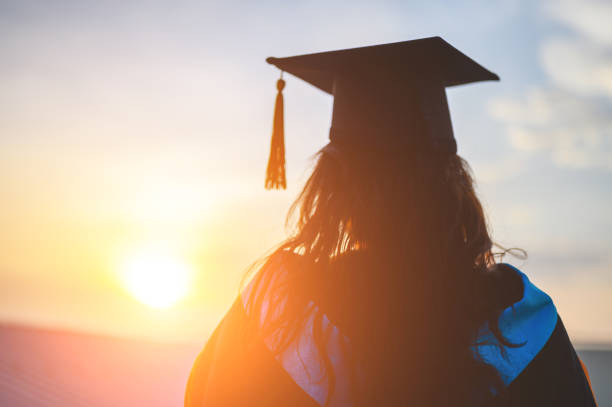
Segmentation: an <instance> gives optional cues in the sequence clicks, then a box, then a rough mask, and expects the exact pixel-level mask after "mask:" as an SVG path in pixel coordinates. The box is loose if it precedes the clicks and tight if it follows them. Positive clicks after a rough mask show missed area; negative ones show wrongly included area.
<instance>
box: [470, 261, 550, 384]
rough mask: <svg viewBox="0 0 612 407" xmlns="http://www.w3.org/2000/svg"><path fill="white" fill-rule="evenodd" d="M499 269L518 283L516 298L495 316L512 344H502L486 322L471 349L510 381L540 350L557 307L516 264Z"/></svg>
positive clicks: (505, 265) (503, 333) (548, 335)
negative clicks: (520, 284) (518, 288)
mask: <svg viewBox="0 0 612 407" xmlns="http://www.w3.org/2000/svg"><path fill="white" fill-rule="evenodd" d="M503 266H504V268H503V273H504V274H506V275H510V273H512V274H514V279H520V282H521V283H522V295H521V296H519V298H520V299H519V300H518V301H516V302H514V303H513V304H512V305H510V306H508V307H507V308H506V309H504V310H503V311H502V313H501V315H500V316H499V319H498V326H499V330H500V333H501V334H502V336H503V337H504V339H506V340H507V341H508V342H510V343H512V344H515V345H516V347H507V346H503V345H502V344H501V343H500V341H499V339H498V338H497V337H496V336H495V335H494V334H493V332H492V330H491V328H490V326H489V324H488V323H485V324H484V325H483V326H482V327H481V328H480V330H479V332H478V338H477V342H476V345H475V353H476V354H477V355H478V356H479V357H480V358H481V359H482V360H483V361H484V362H486V363H488V364H490V365H493V366H494V367H495V368H496V369H497V371H498V372H499V374H500V376H501V378H502V380H503V382H504V383H505V384H506V385H508V384H510V383H511V382H512V381H513V380H514V379H515V378H516V377H517V376H518V375H519V374H520V373H521V372H522V371H523V370H524V369H525V368H526V367H527V365H528V364H529V363H530V362H531V361H532V360H533V358H534V357H535V356H536V355H537V354H538V353H539V352H540V351H541V350H542V348H543V347H544V346H545V345H546V343H547V341H548V340H549V338H550V337H551V335H552V333H553V331H554V329H555V327H556V325H557V318H558V316H557V309H556V307H555V305H554V303H553V301H552V299H551V298H550V296H549V295H548V294H546V293H545V292H544V291H542V290H541V289H539V288H538V287H536V286H535V285H534V284H533V283H532V282H531V281H530V280H529V278H528V277H527V276H526V275H525V274H524V273H523V272H521V271H520V270H518V269H517V268H516V267H513V266H511V265H509V264H504V265H503Z"/></svg>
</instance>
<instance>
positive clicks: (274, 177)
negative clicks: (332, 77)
mask: <svg viewBox="0 0 612 407" xmlns="http://www.w3.org/2000/svg"><path fill="white" fill-rule="evenodd" d="M284 87H285V81H284V80H283V73H282V71H281V77H280V79H279V80H278V81H277V82H276V89H278V93H277V94H276V103H275V104H274V122H273V124H272V141H271V142H270V159H269V160H268V169H267V171H266V189H272V188H274V189H280V188H282V189H285V188H287V180H286V179H285V123H284V117H283V116H284V113H283V109H284V106H283V105H284V101H283V88H284Z"/></svg>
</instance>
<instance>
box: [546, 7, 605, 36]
mask: <svg viewBox="0 0 612 407" xmlns="http://www.w3.org/2000/svg"><path fill="white" fill-rule="evenodd" d="M543 4H544V7H543V11H544V14H545V15H546V16H547V17H548V18H550V19H552V20H555V21H557V22H559V23H561V24H563V25H565V26H566V27H569V28H571V29H573V30H574V31H576V32H577V33H579V34H581V35H583V36H585V37H587V38H588V39H589V40H591V41H594V42H597V43H600V44H602V45H606V44H607V45H612V24H610V21H611V18H612V3H611V2H610V1H608V0H554V1H552V0H548V1H546V2H544V3H543Z"/></svg>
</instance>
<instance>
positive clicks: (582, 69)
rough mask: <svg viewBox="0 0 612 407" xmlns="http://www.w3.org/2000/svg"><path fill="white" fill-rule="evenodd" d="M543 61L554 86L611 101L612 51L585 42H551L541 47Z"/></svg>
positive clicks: (582, 40) (560, 40)
mask: <svg viewBox="0 0 612 407" xmlns="http://www.w3.org/2000/svg"><path fill="white" fill-rule="evenodd" d="M610 21H612V16H610ZM610 25H611V26H612V24H610ZM540 61H541V64H542V68H543V69H544V71H545V72H546V74H547V75H548V76H549V77H550V79H551V80H552V82H553V83H554V84H555V85H557V86H559V87H561V88H563V89H568V90H571V91H575V92H578V93H581V94H601V95H604V96H608V97H610V98H612V47H606V46H601V45H599V44H596V43H594V42H592V41H589V40H587V39H585V38H572V37H563V38H561V37H558V38H551V39H547V40H545V41H544V42H543V43H542V44H541V46H540Z"/></svg>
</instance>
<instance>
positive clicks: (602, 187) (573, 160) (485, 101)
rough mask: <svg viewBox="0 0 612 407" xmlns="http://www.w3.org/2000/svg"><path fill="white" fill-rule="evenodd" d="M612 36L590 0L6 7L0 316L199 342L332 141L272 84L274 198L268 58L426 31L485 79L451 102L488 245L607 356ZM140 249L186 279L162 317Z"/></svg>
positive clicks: (288, 93)
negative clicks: (485, 72) (278, 113)
mask: <svg viewBox="0 0 612 407" xmlns="http://www.w3.org/2000/svg"><path fill="white" fill-rule="evenodd" d="M609 21H612V3H610V2H604V1H598V0H580V1H578V0H571V1H570V0H557V1H526V0H525V1H521V0H510V1H492V0H483V1H476V0H473V1H464V2H442V1H427V2H423V1H419V2H416V1H396V2H385V1H379V2H371V1H355V0H353V1H344V2H329V1H326V2H323V1H308V2H300V3H299V4H298V3H296V2H280V1H278V2H265V1H261V2H246V1H244V2H232V1H225V2H206V1H177V2H165V1H91V0H84V1H76V0H74V1H72V0H66V1H28V0H23V1H16V0H15V1H7V0H0V55H2V58H0V89H1V90H2V91H1V92H0V197H1V200H0V247H1V248H2V249H0V279H1V281H2V284H0V320H2V321H9V322H15V323H23V324H35V325H43V326H53V327H61V328H67V329H73V330H84V331H90V332H100V333H105V334H111V335H118V336H136V337H146V338H152V339H155V340H162V341H175V342H176V341H178V342H193V341H200V342H203V341H205V339H206V338H207V336H208V335H209V334H210V332H211V330H212V329H213V328H214V326H215V325H216V323H217V322H218V321H219V320H220V318H221V317H222V316H223V314H224V312H225V311H226V310H227V309H228V308H229V306H230V305H231V303H232V302H233V301H234V299H235V297H236V294H237V293H238V290H239V283H240V280H241V277H242V276H243V275H244V273H245V272H246V270H247V269H248V267H249V266H250V265H251V264H252V263H253V262H254V261H255V260H257V259H259V258H261V257H262V256H263V255H265V254H266V253H268V252H269V250H270V249H272V248H273V247H274V246H275V245H276V244H278V243H279V242H280V241H281V240H282V239H283V238H284V237H286V236H287V233H288V230H287V229H286V227H285V213H286V212H287V209H288V208H289V206H290V204H291V202H292V200H293V199H294V197H295V196H296V194H297V193H298V191H299V189H300V187H301V185H303V183H304V181H305V180H306V179H307V176H308V174H309V170H310V169H311V168H312V164H313V159H312V157H313V155H314V154H315V153H316V152H317V151H318V149H320V148H321V147H323V146H324V145H325V144H326V143H327V135H328V131H329V125H330V119H331V106H332V100H331V97H330V96H329V95H326V94H324V93H323V92H321V91H319V90H317V89H315V88H313V87H311V86H310V85H308V84H305V83H303V82H301V81H300V80H298V79H296V78H293V77H291V76H289V75H287V76H285V79H286V81H287V86H286V88H285V91H284V95H285V136H286V149H287V174H288V185H289V186H288V188H287V190H286V191H274V192H269V191H265V190H264V188H263V183H264V173H265V167H266V162H267V155H268V149H269V137H270V132H271V125H272V112H273V103H274V97H275V93H276V88H275V82H276V79H277V78H278V71H277V70H276V69H275V68H273V67H272V66H270V65H268V64H266V63H265V58H266V57H268V56H279V57H280V56H289V55H296V54H303V53H310V52H316V51H326V50H334V49H341V48H349V47H357V46H363V45H374V44H380V43H387V42H394V41H403V40H409V39H415V38H422V37H429V36H434V35H439V36H442V37H443V38H444V39H445V40H446V41H448V42H449V43H451V44H452V45H453V46H455V47H457V48H458V49H460V50H461V51H463V52H464V53H466V54H467V55H468V56H470V57H472V58H473V59H475V60H477V61H478V62H479V63H481V64H482V65H483V66H485V67H486V68H488V69H490V70H492V71H493V72H495V73H497V74H498V75H499V76H500V77H501V81H500V82H485V83H479V84H473V85H465V86H460V87H455V88H450V89H448V90H447V94H448V98H449V105H450V110H451V116H452V121H453V128H454V133H455V137H456V139H457V142H458V146H459V154H460V155H461V156H462V157H464V158H465V159H467V160H468V162H469V163H470V165H471V167H472V169H473V171H474V175H475V179H476V181H477V188H478V193H479V195H480V197H481V199H482V202H483V204H484V206H485V209H486V211H487V214H488V220H489V224H490V228H491V232H492V235H493V238H494V240H495V241H496V242H498V243H499V244H500V245H502V246H504V247H520V248H522V249H524V250H526V251H527V253H528V257H527V259H522V258H518V257H517V258H513V257H506V258H505V259H504V260H505V261H508V262H510V263H512V264H514V265H516V266H517V267H519V268H520V269H521V270H523V271H524V272H525V273H526V274H527V275H528V276H529V278H530V279H531V280H532V281H533V282H535V283H536V285H538V286H539V287H540V288H541V289H543V290H544V291H546V292H547V293H548V294H549V295H550V296H551V297H552V298H553V300H554V302H555V304H556V306H557V309H558V311H559V313H560V315H561V317H562V318H563V320H564V322H565V325H566V327H567V329H568V332H569V333H570V335H571V337H572V338H573V339H574V340H575V341H576V342H578V343H581V344H596V343H612V250H610V249H611V248H612V234H611V233H610V232H611V231H612V213H611V211H610V210H609V207H610V204H611V203H612V181H611V178H610V176H611V175H612V25H610V24H609ZM151 252H154V253H159V252H163V253H167V257H168V258H172V259H175V260H176V261H177V262H179V263H180V264H181V265H182V266H185V268H188V269H189V273H188V284H187V288H186V291H185V292H184V293H183V295H182V296H181V297H180V298H179V299H178V301H177V302H176V303H174V304H172V305H171V306H169V307H166V308H156V307H151V306H149V305H147V304H146V303H144V302H143V301H141V300H139V299H138V295H136V294H135V292H134V290H131V289H130V285H129V284H126V278H125V275H124V274H125V264H126V263H129V262H130V261H131V260H133V259H134V258H135V257H138V256H142V254H143V253H151ZM130 259H131V260H130ZM149 260H150V258H149ZM143 284H144V283H143Z"/></svg>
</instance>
